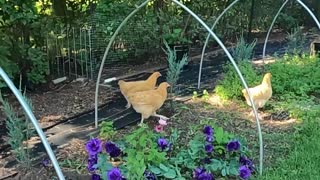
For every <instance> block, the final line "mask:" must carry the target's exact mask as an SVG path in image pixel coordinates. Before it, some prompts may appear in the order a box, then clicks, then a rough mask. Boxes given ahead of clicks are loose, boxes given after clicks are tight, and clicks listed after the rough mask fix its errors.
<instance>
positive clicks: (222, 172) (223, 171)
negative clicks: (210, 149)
mask: <svg viewBox="0 0 320 180" xmlns="http://www.w3.org/2000/svg"><path fill="white" fill-rule="evenodd" d="M221 175H222V176H226V175H227V171H226V168H223V169H222V170H221Z"/></svg>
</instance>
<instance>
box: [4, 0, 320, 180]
mask: <svg viewBox="0 0 320 180" xmlns="http://www.w3.org/2000/svg"><path fill="white" fill-rule="evenodd" d="M150 1H151V0H146V1H145V2H143V3H142V4H141V5H139V6H137V8H136V9H135V10H133V11H132V12H131V13H130V14H129V15H128V16H127V17H126V18H125V19H124V20H123V22H122V23H121V24H120V25H119V27H118V28H117V30H116V31H115V33H114V34H113V36H112V37H111V39H110V42H109V44H108V46H107V48H106V50H105V53H104V56H103V59H102V62H101V65H100V69H99V74H98V78H97V82H96V93H95V127H96V128H97V126H98V92H99V87H100V79H101V73H102V70H103V66H104V62H105V60H106V57H107V55H108V52H109V50H110V48H111V45H112V43H113V41H114V40H115V38H116V36H117V34H118V33H119V31H120V30H121V28H122V27H123V26H124V25H125V24H126V23H127V21H128V20H129V19H130V18H131V17H132V16H133V15H134V14H136V13H137V12H138V11H139V10H140V9H141V8H142V7H144V6H146V5H147V3H148V2H150ZM171 1H172V2H174V3H175V4H176V5H178V6H180V7H181V8H183V9H184V10H185V11H187V12H188V13H189V14H190V15H192V16H193V17H194V18H195V19H196V20H197V21H198V22H199V23H200V24H201V25H202V26H203V27H204V28H205V29H206V30H207V31H208V33H209V34H208V37H207V39H206V43H205V45H204V47H203V49H204V50H203V52H202V56H201V65H200V69H199V84H198V86H200V77H201V69H202V61H203V56H204V52H205V48H206V46H207V43H208V40H209V38H210V36H213V38H214V39H215V40H216V41H217V43H218V44H219V45H220V46H221V47H222V49H223V50H224V52H225V53H226V55H227V57H228V59H229V60H230V61H231V63H232V65H233V66H234V68H235V70H236V71H237V74H238V75H239V78H240V80H241V82H242V84H243V86H244V87H245V89H246V90H247V92H248V94H249V99H250V102H251V104H252V105H253V106H252V109H253V111H254V115H255V118H256V122H257V129H258V134H259V143H260V144H259V145H260V146H259V150H260V158H259V173H260V175H261V174H262V170H263V141H262V134H261V128H260V122H259V119H258V113H257V109H256V107H255V106H254V104H253V99H252V95H251V94H250V92H249V89H248V86H247V83H246V81H245V79H244V78H243V76H242V74H241V71H240V70H239V68H238V66H237V64H236V63H235V61H234V59H233V57H232V56H231V54H230V52H229V51H228V50H227V48H226V47H225V46H224V44H223V43H222V42H221V40H220V39H219V38H218V37H217V36H216V34H215V33H214V32H213V31H212V30H213V28H214V27H215V25H216V24H217V23H218V20H219V19H220V18H221V17H222V16H223V14H225V13H226V12H227V11H228V10H229V9H230V8H231V7H232V6H233V5H235V4H236V3H237V2H238V1H239V0H235V1H234V2H233V3H231V4H230V5H229V6H228V7H227V8H226V9H225V10H224V11H223V12H222V14H220V16H219V17H218V18H217V19H216V21H215V23H214V24H213V26H212V28H211V29H210V28H209V26H207V24H205V23H204V22H203V21H202V20H201V19H200V18H199V17H198V16H197V15H196V14H195V13H194V12H192V11H191V10H190V9H189V8H187V7H186V6H185V5H183V4H182V3H180V2H179V1H178V0H171ZM295 1H297V2H298V3H299V4H300V5H301V6H302V7H303V8H304V9H305V10H306V11H308V13H309V14H310V16H311V17H312V18H313V19H314V21H315V22H316V24H317V26H318V28H319V29H320V23H319V21H318V19H317V18H316V17H315V15H314V14H313V13H312V11H311V10H310V9H309V8H308V6H306V5H305V4H304V3H303V2H302V1H301V0H295ZM288 2H289V0H286V1H285V2H284V3H283V5H282V6H281V7H280V9H279V11H278V13H277V14H276V16H275V17H274V19H273V22H272V24H271V26H270V28H269V31H268V33H267V36H266V39H265V43H264V47H263V58H264V57H265V50H266V46H267V41H268V38H269V35H270V33H271V30H272V27H273V25H274V23H275V21H276V19H277V17H278V16H279V14H280V12H281V11H282V9H283V8H284V7H285V5H286V4H287V3H288ZM0 76H1V77H2V78H3V80H4V81H5V82H6V84H7V85H8V87H9V88H10V89H11V91H12V92H13V93H14V95H15V96H16V97H17V99H18V101H19V103H20V104H21V105H22V107H23V109H24V111H25V112H26V114H27V115H28V117H29V118H30V120H31V122H32V124H33V126H34V127H35V129H36V131H37V133H38V135H39V137H40V139H41V141H42V143H43V145H44V147H45V149H46V151H47V153H48V155H49V158H50V160H51V161H52V164H53V166H54V169H55V171H56V173H57V176H58V178H59V179H60V180H64V179H65V177H64V176H63V173H62V171H61V168H60V166H59V164H58V162H57V159H56V157H55V155H54V153H53V151H52V149H51V147H50V145H49V143H48V141H47V139H46V136H45V134H44V133H43V130H42V129H41V127H40V126H39V124H38V122H37V120H36V118H35V116H34V114H33V113H32V111H31V109H30V107H29V106H28V104H27V103H26V102H25V100H24V99H23V97H22V95H21V92H19V90H18V89H17V88H16V87H15V86H14V84H13V82H12V81H11V80H10V78H9V77H8V75H7V74H6V73H5V72H4V70H3V69H2V68H1V67H0Z"/></svg>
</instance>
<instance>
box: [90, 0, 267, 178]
mask: <svg viewBox="0 0 320 180" xmlns="http://www.w3.org/2000/svg"><path fill="white" fill-rule="evenodd" d="M149 1H150V0H147V1H145V2H143V3H142V4H141V5H140V6H137V8H136V9H135V10H134V11H132V12H131V13H130V14H129V15H128V16H127V17H126V18H125V19H124V20H123V22H122V23H121V24H120V25H119V27H118V28H117V30H116V31H115V33H114V34H113V36H112V37H111V39H110V41H109V44H108V46H107V48H106V51H105V53H104V56H103V59H102V61H101V65H100V69H99V73H98V78H97V82H96V92H95V127H96V128H97V127H98V95H99V87H100V81H101V73H102V70H103V67H104V63H105V60H106V57H107V55H108V52H109V49H110V48H111V45H112V43H113V41H114V40H115V38H116V36H117V35H118V33H119V31H120V30H121V28H122V27H123V26H124V25H125V24H126V23H127V21H128V20H129V19H130V18H131V17H132V16H133V15H134V14H135V13H137V12H138V11H139V10H140V9H141V8H142V7H144V6H145V5H146V4H147V3H148V2H149ZM172 2H174V3H175V4H177V5H178V6H180V7H182V8H183V9H184V10H185V11H187V12H188V13H189V14H190V15H192V16H193V17H194V18H195V19H196V20H197V21H198V22H199V23H200V24H201V25H202V26H203V27H204V28H205V29H206V30H207V31H208V32H209V33H210V35H212V36H213V38H214V39H215V40H216V41H217V42H218V44H219V45H220V46H221V47H222V49H223V50H224V51H225V53H226V54H227V57H228V58H229V60H230V61H231V63H232V65H233V66H234V68H235V69H236V72H237V74H238V75H239V77H240V80H241V82H242V84H243V86H244V87H245V89H246V90H247V92H248V94H249V99H250V102H251V104H252V109H253V112H254V115H255V117H256V122H257V128H258V134H259V147H260V163H259V164H260V171H259V172H260V174H262V165H263V140H262V133H261V127H260V121H259V118H258V112H257V109H256V107H255V105H254V103H253V99H252V95H251V94H250V92H249V89H248V85H247V83H246V81H245V79H244V78H243V76H242V74H241V72H240V70H239V68H238V66H237V64H236V63H235V61H234V59H233V57H232V56H231V54H230V53H229V51H228V50H227V48H226V47H225V46H224V44H223V43H222V42H221V40H220V39H219V38H218V37H217V36H216V34H215V33H214V32H212V30H211V29H210V28H209V27H208V26H207V25H206V24H205V23H204V22H203V21H202V20H201V19H200V18H199V17H198V16H197V15H196V14H195V13H194V12H192V11H191V10H190V9H189V8H187V7H186V6H185V5H184V4H182V3H180V2H179V1H177V0H172Z"/></svg>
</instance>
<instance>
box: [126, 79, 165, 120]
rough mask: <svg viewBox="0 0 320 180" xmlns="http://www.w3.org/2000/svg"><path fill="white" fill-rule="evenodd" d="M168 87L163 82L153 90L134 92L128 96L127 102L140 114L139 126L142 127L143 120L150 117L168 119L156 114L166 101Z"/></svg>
mask: <svg viewBox="0 0 320 180" xmlns="http://www.w3.org/2000/svg"><path fill="white" fill-rule="evenodd" d="M169 86H170V85H169V84H168V83H167V82H163V83H161V84H160V85H159V87H158V88H157V89H155V90H149V91H142V92H136V93H132V94H130V95H129V96H128V100H129V102H130V103H131V104H132V107H133V109H134V110H135V111H136V112H137V113H140V114H141V122H140V124H139V125H142V124H143V120H144V119H147V118H149V117H150V116H156V117H159V118H162V119H169V118H167V117H165V116H162V115H159V114H157V113H156V111H157V110H158V109H160V108H161V106H162V105H163V103H164V101H165V100H166V99H167V88H168V87H169Z"/></svg>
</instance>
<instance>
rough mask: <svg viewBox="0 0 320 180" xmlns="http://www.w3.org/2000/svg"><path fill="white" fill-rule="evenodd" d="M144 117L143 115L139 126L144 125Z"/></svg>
mask: <svg viewBox="0 0 320 180" xmlns="http://www.w3.org/2000/svg"><path fill="white" fill-rule="evenodd" d="M143 119H144V118H143V115H141V121H140V123H139V124H138V126H142V125H143Z"/></svg>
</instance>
